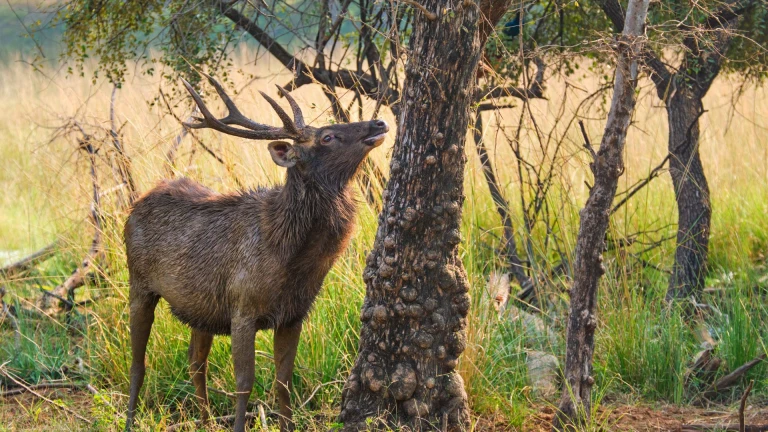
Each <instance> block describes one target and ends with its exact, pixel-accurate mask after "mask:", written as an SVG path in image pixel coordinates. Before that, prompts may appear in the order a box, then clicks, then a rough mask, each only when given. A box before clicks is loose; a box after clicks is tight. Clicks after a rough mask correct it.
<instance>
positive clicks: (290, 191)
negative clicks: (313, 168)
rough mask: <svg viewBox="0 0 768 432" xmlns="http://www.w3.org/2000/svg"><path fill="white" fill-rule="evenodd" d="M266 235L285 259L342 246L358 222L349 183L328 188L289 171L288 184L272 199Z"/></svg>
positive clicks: (323, 184) (269, 205) (269, 204)
mask: <svg viewBox="0 0 768 432" xmlns="http://www.w3.org/2000/svg"><path fill="white" fill-rule="evenodd" d="M272 198H273V199H271V200H270V201H271V202H269V203H268V205H267V209H266V210H267V214H266V216H267V217H268V218H269V219H270V220H271V223H270V226H269V229H267V230H265V232H264V235H265V237H266V238H267V239H268V241H269V243H270V244H271V246H272V247H273V248H276V249H277V250H278V251H279V253H280V254H281V255H282V256H283V257H284V258H286V259H291V258H293V257H296V256H297V255H298V254H300V253H302V252H306V251H307V250H310V249H316V248H320V249H321V250H318V251H314V252H316V253H325V251H326V250H328V251H332V250H335V249H337V248H339V247H342V246H343V243H345V242H346V240H347V237H348V236H349V233H350V232H351V230H352V227H353V225H354V219H355V211H356V206H355V201H354V198H353V195H352V191H351V190H350V187H349V182H343V183H340V184H338V186H333V187H329V186H328V185H327V184H325V183H323V182H319V181H317V180H316V179H307V178H304V177H302V176H301V175H300V174H299V173H297V172H296V171H295V170H293V169H290V170H288V175H287V179H286V183H285V185H283V187H282V188H281V189H280V191H279V192H277V193H276V194H275V195H273V196H272Z"/></svg>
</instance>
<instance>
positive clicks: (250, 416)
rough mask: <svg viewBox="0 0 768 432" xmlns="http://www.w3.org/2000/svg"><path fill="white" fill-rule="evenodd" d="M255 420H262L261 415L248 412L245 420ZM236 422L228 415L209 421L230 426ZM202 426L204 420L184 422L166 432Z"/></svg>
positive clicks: (232, 416) (172, 426)
mask: <svg viewBox="0 0 768 432" xmlns="http://www.w3.org/2000/svg"><path fill="white" fill-rule="evenodd" d="M255 418H260V416H259V413H257V412H247V413H245V419H246V420H251V419H255ZM234 420H235V416H234V414H232V415H226V416H221V417H212V418H210V419H208V421H209V422H214V423H218V424H228V423H232V422H233V421H234ZM202 424H203V421H202V420H195V421H188V422H182V423H176V424H174V425H170V426H168V427H167V428H165V430H166V432H173V431H176V430H179V429H181V428H183V427H186V426H200V425H202Z"/></svg>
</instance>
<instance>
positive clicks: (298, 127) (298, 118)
mask: <svg viewBox="0 0 768 432" xmlns="http://www.w3.org/2000/svg"><path fill="white" fill-rule="evenodd" d="M202 75H203V76H205V77H206V78H208V82H210V83H211V85H212V86H213V88H214V89H216V93H218V94H219V97H220V98H221V100H222V101H224V105H226V106H227V110H228V111H229V113H228V114H227V116H226V117H224V118H221V119H218V118H216V116H214V115H213V114H212V113H211V111H210V110H209V109H208V107H206V106H205V102H203V98H201V97H200V95H199V94H198V93H197V91H195V89H194V88H193V87H192V85H191V84H189V82H187V81H186V80H185V79H183V78H182V80H181V81H182V82H183V83H184V87H186V88H187V91H188V92H189V94H190V95H191V96H192V99H194V101H195V104H197V107H198V109H199V110H200V114H202V117H195V120H196V122H195V123H189V122H184V123H183V124H184V126H186V127H188V128H190V129H206V128H208V129H213V130H217V131H219V132H223V133H225V134H227V135H234V136H237V137H240V138H247V139H263V140H267V139H284V138H289V139H294V140H300V139H303V138H304V130H305V128H306V127H307V126H306V124H305V123H304V116H303V115H302V113H301V108H299V105H298V104H297V103H296V101H295V100H294V99H293V97H291V95H290V94H288V91H287V90H285V89H284V88H282V87H280V86H277V89H278V90H279V91H280V93H281V94H282V95H283V96H285V98H286V99H287V100H288V103H289V104H290V105H291V110H292V111H293V117H294V118H293V119H291V117H290V116H289V115H288V113H286V112H285V110H283V108H281V107H280V105H278V104H277V102H275V100H274V99H272V98H271V97H269V96H267V95H266V94H264V93H263V92H259V93H261V95H262V96H263V97H264V99H266V100H267V102H269V104H270V105H271V106H272V108H273V109H274V110H275V112H276V113H277V116H278V117H280V120H282V122H283V127H282V128H279V127H275V126H270V125H265V124H261V123H256V122H255V121H253V120H251V119H249V118H247V117H245V116H244V115H243V114H242V113H241V112H240V110H239V109H238V108H237V106H236V105H235V103H234V102H233V101H232V99H231V98H230V97H229V95H227V92H225V91H224V87H222V86H221V84H219V82H218V81H216V80H215V79H213V77H211V76H210V75H208V74H205V73H202ZM235 126H240V127H235Z"/></svg>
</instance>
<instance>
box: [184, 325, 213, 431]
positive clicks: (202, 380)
mask: <svg viewBox="0 0 768 432" xmlns="http://www.w3.org/2000/svg"><path fill="white" fill-rule="evenodd" d="M211 344H213V335H212V334H210V333H206V332H204V331H200V330H195V329H192V340H190V341H189V351H188V352H187V354H188V356H189V375H190V377H191V378H192V383H193V384H194V385H195V396H197V400H198V402H199V403H200V410H201V411H202V420H203V421H207V420H208V417H209V412H208V387H207V384H206V377H207V375H208V353H210V352H211Z"/></svg>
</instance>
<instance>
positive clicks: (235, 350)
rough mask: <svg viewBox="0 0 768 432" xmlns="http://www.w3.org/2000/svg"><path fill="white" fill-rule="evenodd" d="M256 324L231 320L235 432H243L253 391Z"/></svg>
mask: <svg viewBox="0 0 768 432" xmlns="http://www.w3.org/2000/svg"><path fill="white" fill-rule="evenodd" d="M255 339H256V324H255V322H254V321H253V320H251V319H242V318H235V319H233V320H232V360H233V362H234V365H235V387H236V390H237V406H236V408H235V432H245V412H246V410H247V408H248V398H249V397H250V396H251V390H253V379H254V378H253V376H254V364H253V362H254V351H253V343H254V340H255Z"/></svg>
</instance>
